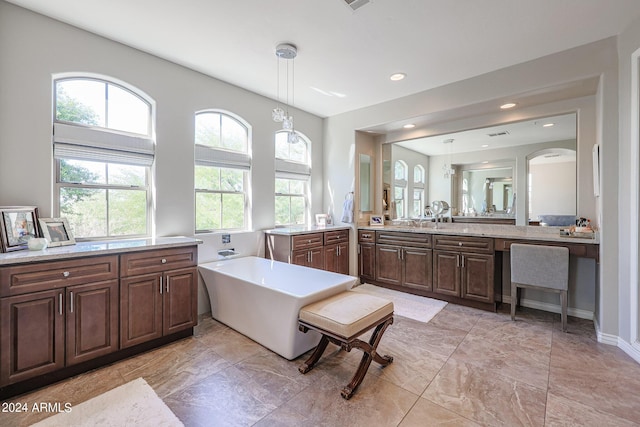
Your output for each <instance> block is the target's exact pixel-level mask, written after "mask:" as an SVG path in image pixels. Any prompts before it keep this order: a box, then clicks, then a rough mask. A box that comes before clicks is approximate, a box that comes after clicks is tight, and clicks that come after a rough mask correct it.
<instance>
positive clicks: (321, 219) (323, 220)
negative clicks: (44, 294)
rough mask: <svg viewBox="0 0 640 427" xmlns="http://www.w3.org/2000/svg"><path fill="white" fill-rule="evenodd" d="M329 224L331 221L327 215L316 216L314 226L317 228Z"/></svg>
mask: <svg viewBox="0 0 640 427" xmlns="http://www.w3.org/2000/svg"><path fill="white" fill-rule="evenodd" d="M330 224H331V220H330V219H329V215H327V214H316V225H317V226H318V227H325V226H327V225H330Z"/></svg>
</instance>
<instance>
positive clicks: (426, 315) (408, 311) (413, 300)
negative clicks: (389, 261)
mask: <svg viewBox="0 0 640 427" xmlns="http://www.w3.org/2000/svg"><path fill="white" fill-rule="evenodd" d="M352 290H353V291H356V292H363V293H365V294H369V295H375V296H379V297H381V298H386V299H388V300H391V301H393V310H394V313H395V314H397V315H398V316H402V317H408V318H409V319H413V320H417V321H419V322H424V323H427V322H429V321H430V320H431V319H433V317H434V316H435V315H436V314H438V313H439V312H440V310H442V309H443V308H444V307H445V306H446V305H447V303H446V302H445V301H440V300H437V299H433V298H427V297H421V296H418V295H413V294H407V293H404V292H398V291H394V290H393V289H387V288H382V287H380V286H375V285H370V284H368V283H365V284H363V285H360V286H356V287H355V288H353V289H352Z"/></svg>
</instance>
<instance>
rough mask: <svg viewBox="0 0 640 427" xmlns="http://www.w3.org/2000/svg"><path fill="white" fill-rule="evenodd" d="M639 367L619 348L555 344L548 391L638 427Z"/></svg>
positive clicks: (566, 341) (577, 342) (579, 342)
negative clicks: (635, 424)
mask: <svg viewBox="0 0 640 427" xmlns="http://www.w3.org/2000/svg"><path fill="white" fill-rule="evenodd" d="M639 391H640V364H638V363H636V362H635V361H634V360H633V359H631V358H630V357H629V356H627V355H626V354H624V352H623V351H622V350H620V349H619V348H616V347H613V346H608V345H603V344H598V343H592V342H590V341H588V340H586V341H585V340H580V339H578V340H570V339H569V338H567V337H565V338H564V339H559V340H558V342H554V346H553V349H552V352H551V365H550V375H549V392H551V393H553V394H555V395H558V396H562V397H565V398H567V399H570V400H573V401H575V402H579V403H582V404H584V405H587V406H590V407H593V408H595V409H596V410H599V411H602V412H606V413H610V414H613V415H616V416H618V417H620V418H624V419H627V420H630V421H633V422H635V423H638V424H640V399H638V398H637V396H638V392H639Z"/></svg>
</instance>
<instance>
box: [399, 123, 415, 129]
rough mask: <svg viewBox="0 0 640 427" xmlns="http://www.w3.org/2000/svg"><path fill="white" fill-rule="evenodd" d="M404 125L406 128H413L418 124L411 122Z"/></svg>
mask: <svg viewBox="0 0 640 427" xmlns="http://www.w3.org/2000/svg"><path fill="white" fill-rule="evenodd" d="M402 127H403V128H405V129H413V128H414V127H416V125H414V124H413V123H409V124H406V125H404V126H402Z"/></svg>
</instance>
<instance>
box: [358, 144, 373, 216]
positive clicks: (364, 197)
mask: <svg viewBox="0 0 640 427" xmlns="http://www.w3.org/2000/svg"><path fill="white" fill-rule="evenodd" d="M371 172H372V171H371V156H369V155H367V154H360V211H362V212H371V211H372V210H373V208H372V206H371V202H372V200H371V196H372V190H373V185H372V177H373V176H372V173H371Z"/></svg>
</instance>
